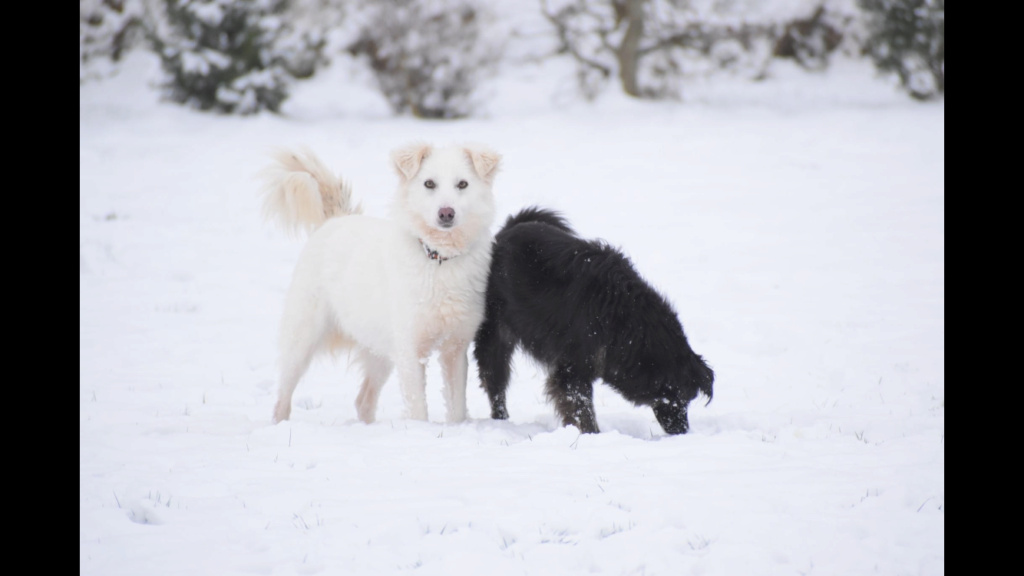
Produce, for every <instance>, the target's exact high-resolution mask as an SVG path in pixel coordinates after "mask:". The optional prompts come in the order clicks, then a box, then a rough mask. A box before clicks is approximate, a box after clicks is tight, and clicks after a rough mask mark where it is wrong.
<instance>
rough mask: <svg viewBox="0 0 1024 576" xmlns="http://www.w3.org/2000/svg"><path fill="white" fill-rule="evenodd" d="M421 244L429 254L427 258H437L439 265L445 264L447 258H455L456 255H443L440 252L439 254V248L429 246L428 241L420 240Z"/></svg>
mask: <svg viewBox="0 0 1024 576" xmlns="http://www.w3.org/2000/svg"><path fill="white" fill-rule="evenodd" d="M420 246H423V251H424V252H425V253H426V254H427V258H430V259H431V260H437V265H438V266H440V265H441V264H443V263H444V261H445V260H451V259H452V258H455V256H447V257H445V256H441V255H440V254H438V252H437V250H434V249H432V248H431V247H430V246H427V243H426V242H424V241H423V240H420Z"/></svg>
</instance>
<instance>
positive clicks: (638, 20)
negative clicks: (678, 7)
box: [618, 0, 646, 98]
mask: <svg viewBox="0 0 1024 576" xmlns="http://www.w3.org/2000/svg"><path fill="white" fill-rule="evenodd" d="M645 1H646V0H625V4H626V6H625V8H626V10H625V14H624V16H625V20H626V34H625V35H624V36H623V37H622V44H620V45H619V51H618V57H619V78H620V79H621V80H622V89H623V90H624V91H625V92H626V94H629V95H630V96H634V97H637V98H639V97H640V88H639V86H638V85H637V79H636V75H637V69H638V68H639V60H640V37H641V36H643V33H644V2H645Z"/></svg>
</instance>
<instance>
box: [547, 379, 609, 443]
mask: <svg viewBox="0 0 1024 576" xmlns="http://www.w3.org/2000/svg"><path fill="white" fill-rule="evenodd" d="M547 393H548V398H550V399H551V401H552V402H554V404H555V410H556V411H558V415H559V416H561V417H562V425H564V426H568V425H569V424H572V425H574V426H576V427H577V428H579V429H580V432H583V433H585V434H596V433H598V432H599V430H598V429H597V418H596V417H595V416H594V382H593V378H587V377H586V376H585V375H583V374H580V373H579V372H578V371H576V370H574V369H573V367H572V366H566V367H561V368H558V369H556V370H553V371H552V372H551V373H550V374H549V375H548V381H547Z"/></svg>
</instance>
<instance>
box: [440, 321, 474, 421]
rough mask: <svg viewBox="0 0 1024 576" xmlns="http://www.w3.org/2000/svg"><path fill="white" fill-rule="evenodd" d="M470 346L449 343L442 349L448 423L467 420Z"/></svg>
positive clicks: (460, 343) (462, 343) (442, 369)
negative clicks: (467, 377) (467, 379)
mask: <svg viewBox="0 0 1024 576" xmlns="http://www.w3.org/2000/svg"><path fill="white" fill-rule="evenodd" d="M468 351H469V344H468V343H466V342H452V341H449V342H447V343H446V344H445V345H444V346H443V347H442V348H441V372H442V374H443V375H444V399H445V404H446V406H447V408H448V415H447V419H448V422H463V421H465V420H466V376H467V371H468V369H469V355H468Z"/></svg>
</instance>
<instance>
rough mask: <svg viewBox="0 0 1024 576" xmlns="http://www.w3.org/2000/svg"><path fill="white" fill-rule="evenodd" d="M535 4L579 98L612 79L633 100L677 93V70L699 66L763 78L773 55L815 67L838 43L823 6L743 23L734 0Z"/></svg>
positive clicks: (838, 26)
mask: <svg viewBox="0 0 1024 576" xmlns="http://www.w3.org/2000/svg"><path fill="white" fill-rule="evenodd" d="M695 3H697V2H695V0H541V8H542V12H543V14H544V16H545V17H546V18H547V20H548V21H549V22H550V23H551V24H552V25H553V26H554V28H555V31H556V34H557V36H558V38H559V41H560V42H561V45H562V50H563V51H564V52H567V53H569V54H571V55H572V57H573V58H574V59H575V60H576V62H577V76H578V79H579V83H580V88H581V89H582V91H583V93H584V95H585V96H587V97H593V96H594V95H596V93H597V91H598V90H599V88H600V85H601V84H602V83H604V82H605V81H606V80H609V79H611V78H612V77H613V76H616V75H617V76H618V81H619V83H620V84H621V86H622V90H623V91H624V92H625V93H626V94H629V95H630V96H634V97H637V98H675V97H678V96H679V95H680V82H681V78H682V75H683V72H684V70H683V67H684V65H687V66H691V67H693V66H695V65H696V64H697V63H705V64H708V65H710V67H711V68H717V69H723V68H730V67H737V66H741V65H746V66H748V67H749V68H751V69H752V70H756V72H755V74H754V76H755V77H756V76H763V73H764V70H765V68H766V67H767V65H768V62H769V60H770V59H771V58H773V57H779V58H792V59H794V60H796V61H797V62H798V63H799V64H800V65H802V66H804V67H807V68H812V69H813V68H821V67H823V66H824V65H825V64H826V63H827V58H828V54H829V53H831V52H832V51H833V50H835V49H836V48H837V47H838V46H839V44H840V41H841V40H842V38H843V33H842V26H843V25H844V24H846V23H847V22H846V21H842V22H837V18H836V17H835V15H833V14H832V13H830V12H829V11H827V10H826V9H825V0H820V1H819V2H817V3H816V4H812V5H811V6H810V7H811V8H812V11H811V12H810V13H809V14H805V15H801V16H795V17H790V18H789V20H779V19H773V18H772V17H770V15H762V19H760V20H758V19H753V20H751V19H748V18H747V17H745V15H744V13H743V12H744V10H743V9H742V8H743V7H737V6H735V4H736V3H735V2H726V1H717V2H716V1H713V0H707V1H704V2H701V3H700V4H701V8H702V10H696V9H695V7H694V4H695Z"/></svg>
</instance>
